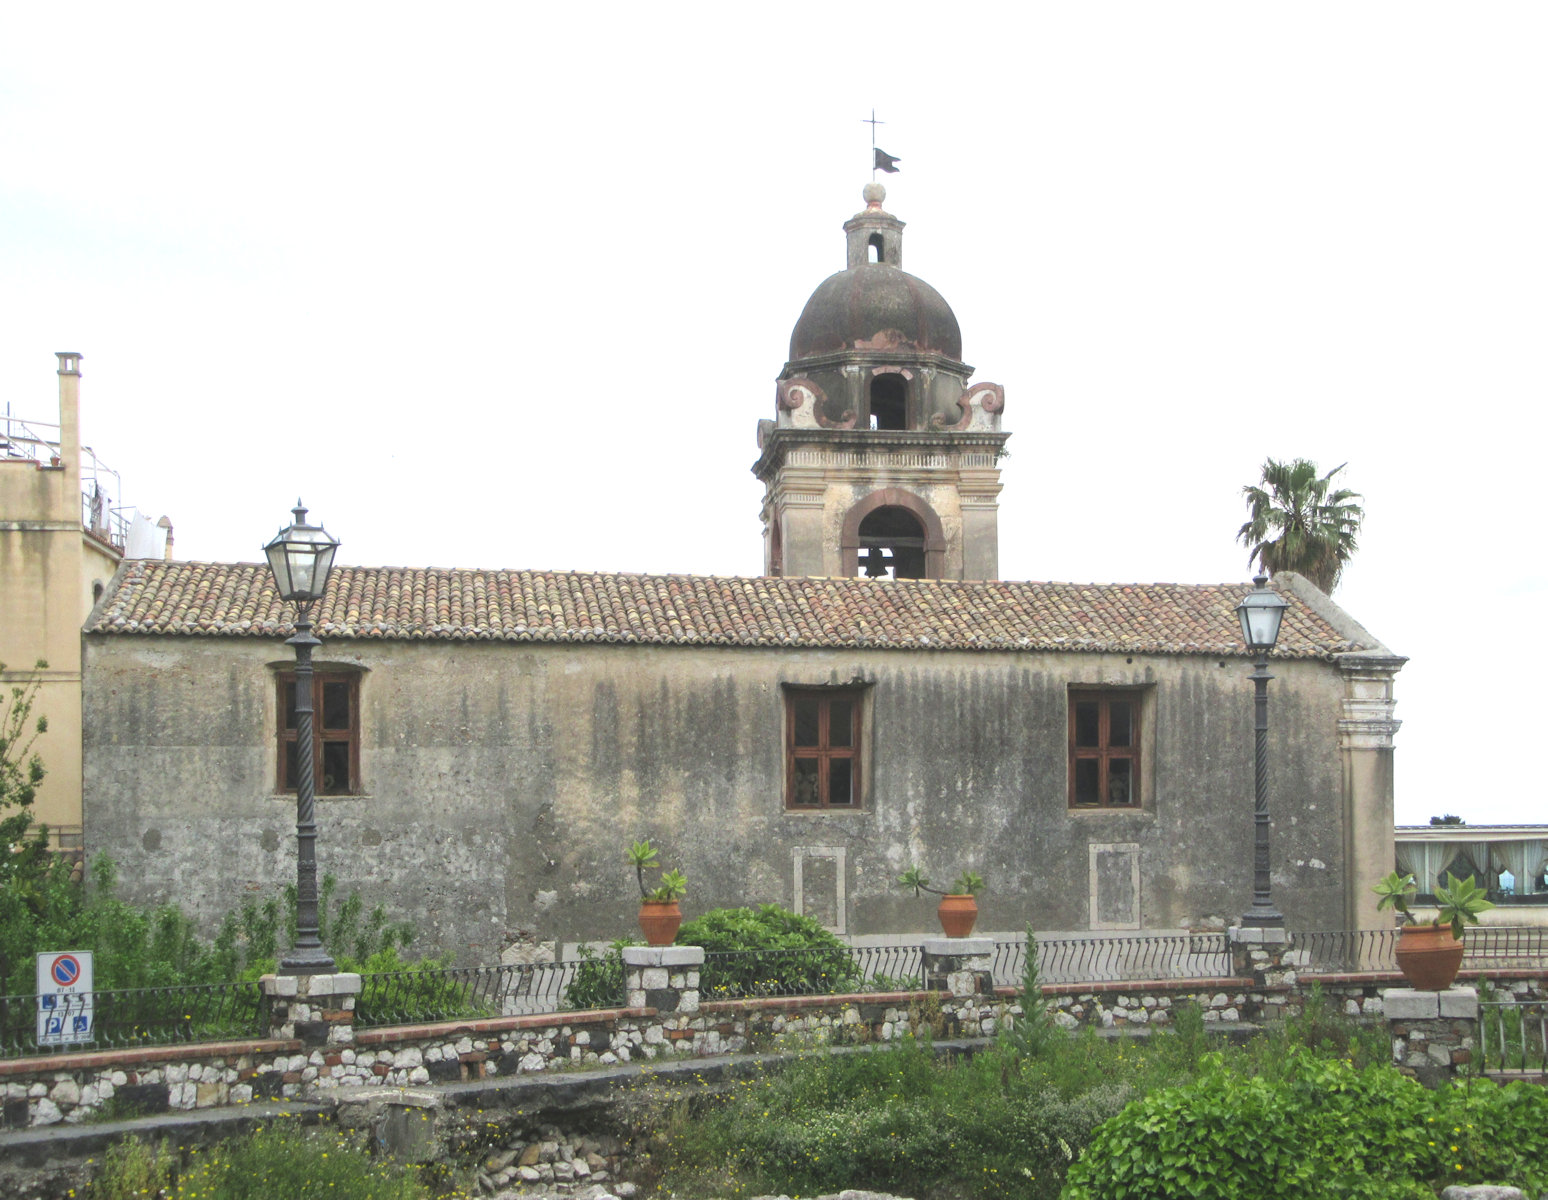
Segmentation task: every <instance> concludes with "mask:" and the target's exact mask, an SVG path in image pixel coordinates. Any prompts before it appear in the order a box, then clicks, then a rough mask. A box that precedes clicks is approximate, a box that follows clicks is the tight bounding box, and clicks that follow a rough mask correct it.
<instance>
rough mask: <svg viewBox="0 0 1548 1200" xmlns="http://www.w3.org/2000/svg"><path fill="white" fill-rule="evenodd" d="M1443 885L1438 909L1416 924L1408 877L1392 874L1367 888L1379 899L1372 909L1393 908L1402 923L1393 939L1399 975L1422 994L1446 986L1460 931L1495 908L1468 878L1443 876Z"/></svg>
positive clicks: (1458, 957) (1457, 960)
mask: <svg viewBox="0 0 1548 1200" xmlns="http://www.w3.org/2000/svg"><path fill="white" fill-rule="evenodd" d="M1446 881H1447V886H1446V887H1437V888H1436V889H1435V899H1436V901H1437V911H1436V914H1435V916H1434V918H1432V919H1431V920H1429V921H1419V920H1417V919H1416V918H1415V917H1414V914H1413V913H1412V912H1411V911H1409V902H1410V901H1411V900H1412V899H1413V898H1414V896H1415V895H1416V894H1417V893H1418V890H1419V888H1418V884H1416V883H1415V882H1414V877H1413V876H1412V875H1404V874H1401V873H1399V872H1397V871H1393V872H1392V874H1390V875H1388V876H1387V877H1386V878H1385V879H1383V880H1382V881H1381V882H1380V883H1378V884H1377V885H1376V886H1375V888H1373V889H1372V890H1373V891H1374V892H1375V893H1376V894H1377V895H1378V896H1379V897H1381V899H1380V900H1379V901H1378V902H1377V905H1376V907H1377V908H1379V909H1381V908H1391V909H1394V910H1395V911H1396V912H1397V913H1398V914H1399V915H1400V916H1401V917H1402V919H1403V926H1402V929H1401V931H1400V933H1399V935H1398V945H1397V951H1396V956H1397V965H1398V970H1400V971H1402V972H1403V977H1404V978H1405V979H1407V980H1408V982H1409V983H1411V984H1413V985H1414V987H1416V988H1418V989H1420V990H1421V991H1426V992H1435V991H1442V990H1444V989H1445V988H1449V987H1450V986H1451V983H1452V981H1453V980H1454V979H1456V977H1457V971H1458V969H1459V968H1460V967H1461V966H1462V931H1463V929H1464V928H1465V927H1466V926H1468V925H1476V924H1478V914H1479V913H1483V912H1488V911H1489V910H1490V909H1491V908H1493V907H1494V905H1493V904H1492V903H1491V902H1490V901H1489V900H1488V899H1486V898H1485V895H1484V889H1483V888H1481V887H1479V886H1478V884H1477V883H1476V882H1475V881H1474V879H1473V877H1472V876H1471V875H1469V876H1468V877H1467V878H1466V879H1458V878H1457V877H1456V876H1455V875H1453V874H1451V872H1449V871H1448V872H1446Z"/></svg>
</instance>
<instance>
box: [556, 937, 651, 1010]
mask: <svg viewBox="0 0 1548 1200" xmlns="http://www.w3.org/2000/svg"><path fill="white" fill-rule="evenodd" d="M637 945H639V941H638V940H637V939H634V938H617V939H615V940H614V941H612V942H609V943H608V947H607V949H606V950H604V951H603V952H602V953H601V954H598V953H597V952H596V951H595V950H593V949H592V948H591V947H590V946H588V945H586V944H585V943H584V942H583V943H581V946H580V949H579V956H580V959H581V965H580V966H579V967H577V968H576V969H575V975H574V977H573V978H572V979H571V980H570V983H569V986H568V987H566V988H565V989H564V1002H563V1003H564V1007H565V1008H568V1009H588V1008H617V1007H619V1006H620V1005H621V1004H623V1002H624V967H623V953H622V951H623V948H624V947H625V946H637Z"/></svg>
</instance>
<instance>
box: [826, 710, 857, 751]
mask: <svg viewBox="0 0 1548 1200" xmlns="http://www.w3.org/2000/svg"><path fill="white" fill-rule="evenodd" d="M854 720H855V706H854V703H853V702H852V701H849V700H834V701H831V702H830V703H829V704H828V745H829V746H836V747H838V748H840V749H848V748H849V747H850V746H853V745H854V744H855V735H854Z"/></svg>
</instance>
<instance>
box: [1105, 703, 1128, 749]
mask: <svg viewBox="0 0 1548 1200" xmlns="http://www.w3.org/2000/svg"><path fill="white" fill-rule="evenodd" d="M1107 744H1108V745H1109V746H1132V745H1134V706H1133V705H1132V704H1130V703H1129V702H1128V701H1127V700H1113V701H1110V702H1109V704H1108V707H1107Z"/></svg>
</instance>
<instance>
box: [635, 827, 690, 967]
mask: <svg viewBox="0 0 1548 1200" xmlns="http://www.w3.org/2000/svg"><path fill="white" fill-rule="evenodd" d="M626 857H627V858H628V860H629V865H630V866H632V867H633V868H634V878H635V880H636V881H637V882H638V883H639V885H640V932H641V933H643V934H644V935H645V941H646V942H647V943H649V944H650V945H652V946H670V945H671V944H672V942H673V940H674V939H675V938H676V937H677V929H678V926H680V925H681V924H682V923H683V914H682V910H681V909H679V908H678V907H677V902H678V901H679V900H681V899H682V898H683V896H684V894H685V893H686V892H687V891H688V877H687V876H686V875H684V874H683V873H682V872H681V871H679V870H677V869H676V868H674V869H672V870H670V871H662V872H661V878H660V879H658V880H657V881H656V886H655V887H653V888H647V887H646V886H645V872H646V871H647V870H652V871H654V870H660V862H661V860H660V855H659V853H658V852H657V850H656V848H655V847H654V846H652V845H651V844H650V839H649V838H641V839H640V840H639V841H637V842H635V843H634V844H633V845H631V846H630V847H629V850H628V854H627V855H626Z"/></svg>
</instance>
